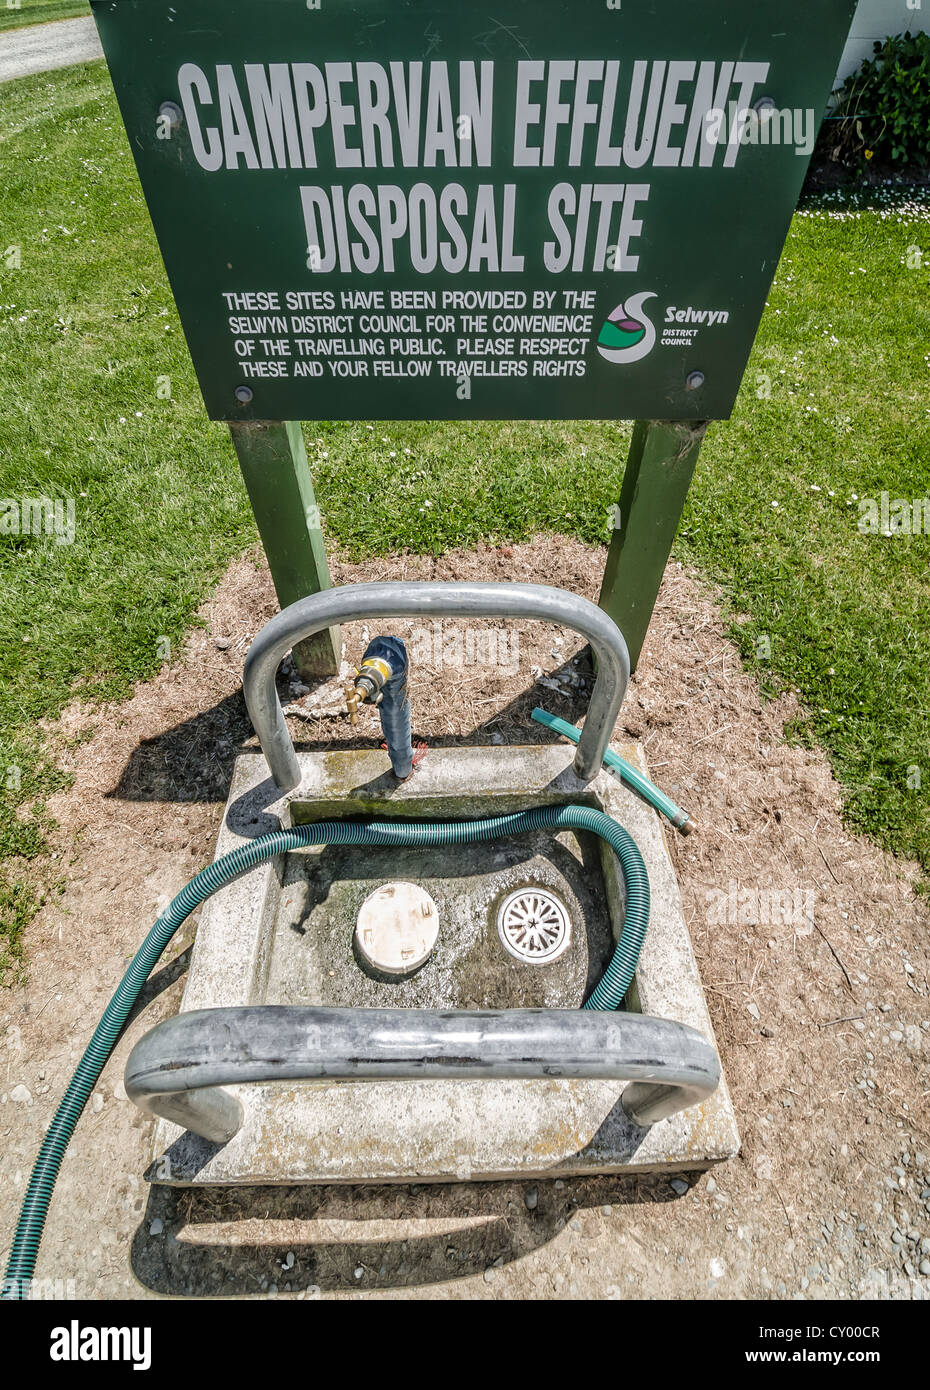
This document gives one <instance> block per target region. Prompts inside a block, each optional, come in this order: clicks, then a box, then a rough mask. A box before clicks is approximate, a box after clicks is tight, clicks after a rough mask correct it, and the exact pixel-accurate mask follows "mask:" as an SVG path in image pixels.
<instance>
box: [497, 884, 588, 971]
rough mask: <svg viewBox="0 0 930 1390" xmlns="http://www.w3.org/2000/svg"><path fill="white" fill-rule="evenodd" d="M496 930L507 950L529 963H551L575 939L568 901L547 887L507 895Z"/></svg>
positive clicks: (499, 913)
mask: <svg viewBox="0 0 930 1390" xmlns="http://www.w3.org/2000/svg"><path fill="white" fill-rule="evenodd" d="M497 931H498V935H499V936H500V939H501V942H502V943H503V946H504V948H505V950H507V951H509V952H510V954H511V955H512V956H514V957H515V958H516V959H517V960H521V961H523V962H524V963H525V964H528V965H548V963H549V962H550V961H552V960H555V959H556V957H558V956H560V955H561V954H562V952H563V951H565V950H566V949H567V948H568V946H569V944H570V942H571V939H572V931H571V921H570V919H569V916H568V910H567V908H566V906H565V904H564V903H563V902H561V901H560V900H559V899H558V898H557V897H556V896H555V894H554V893H550V892H549V891H548V889H544V888H518V889H517V890H516V892H514V893H510V894H508V896H507V897H506V898H505V899H504V901H503V902H502V903H501V905H500V909H499V911H498V914H497Z"/></svg>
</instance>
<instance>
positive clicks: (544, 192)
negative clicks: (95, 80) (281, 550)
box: [92, 0, 855, 421]
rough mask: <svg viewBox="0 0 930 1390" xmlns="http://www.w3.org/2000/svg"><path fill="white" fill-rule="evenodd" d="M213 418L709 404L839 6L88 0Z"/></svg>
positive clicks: (710, 412)
mask: <svg viewBox="0 0 930 1390" xmlns="http://www.w3.org/2000/svg"><path fill="white" fill-rule="evenodd" d="M92 3H93V10H94V15H95V18H96V21H97V26H98V29H99V31H100V37H101V40H102V42H103V47H104V50H105V52H106V56H107V61H108V63H109V66H110V71H111V73H112V76H113V82H114V85H115V88H116V93H117V97H118V99H119V103H120V107H121V110H122V115H123V119H124V121H125V124H126V129H127V132H128V135H129V142H130V147H131V149H132V152H133V155H134V157H135V160H136V165H137V167H138V171H139V177H140V179H141V181H142V188H143V191H144V193H145V197H146V200H147V203H148V206H149V211H150V213H151V216H152V221H153V223H154V225H155V231H156V233H157V236H158V241H159V244H160V247H161V251H162V254H163V256H164V260H165V265H166V267H167V270H168V275H169V277H170V280H171V285H172V289H173V291H174V294H175V298H176V300H177V304H178V308H179V311H180V315H181V320H182V322H183V325H184V331H185V333H186V336H187V341H188V344H189V346H190V350H191V355H192V357H193V360H194V365H195V367H196V370H197V374H198V377H199V380H200V386H201V390H202V392H203V396H204V400H205V402H206V405H207V409H208V411H209V413H210V415H211V416H212V417H213V418H214V419H219V420H230V421H247V420H253V419H266V420H268V419H308V420H312V419H319V418H323V417H325V418H331V419H338V418H343V419H368V418H372V419H373V418H378V419H411V418H424V417H425V418H437V419H441V418H449V419H495V418H503V419H552V418H580V417H594V418H622V419H631V418H637V417H640V418H642V417H646V418H659V419H666V420H681V419H698V418H700V419H721V418H726V416H728V415H729V413H730V411H731V409H732V406H733V402H734V399H735V397H736V393H737V390H738V388H739V384H740V380H741V377H742V374H743V371H744V369H745V366H746V361H747V358H748V356H749V352H750V349H751V347H752V343H753V338H754V336H755V333H756V329H757V327H758V324H759V319H760V317H761V314H762V310H763V308H764V305H765V296H766V293H767V290H768V287H769V285H770V283H771V280H772V277H773V274H774V271H775V267H776V264H777V261H778V257H779V255H780V252H781V249H782V245H783V243H784V239H785V235H786V233H787V229H788V224H789V221H790V218H791V214H792V211H793V208H794V206H795V202H796V200H797V196H798V193H799V190H800V187H801V183H802V180H803V176H804V173H805V170H806V168H807V163H808V157H809V155H810V153H811V150H812V148H813V142H814V138H815V136H816V133H817V129H818V126H819V124H820V117H821V115H822V112H823V109H824V105H825V101H826V98H827V96H828V94H829V91H830V88H831V84H832V79H833V75H834V73H835V71H836V64H837V60H838V56H839V53H840V50H841V48H842V45H843V42H844V40H845V37H846V33H847V31H848V28H849V23H850V19H851V16H852V11H853V9H854V8H855V4H854V0H817V3H816V4H811V3H810V0H752V3H746V0H707V3H702V4H697V3H695V0H623V3H622V4H621V3H620V0H501V3H500V4H497V5H495V6H494V8H493V14H492V13H489V12H486V11H484V10H482V9H476V8H475V7H474V6H473V5H469V4H463V3H462V0H175V3H174V4H169V3H167V0H92Z"/></svg>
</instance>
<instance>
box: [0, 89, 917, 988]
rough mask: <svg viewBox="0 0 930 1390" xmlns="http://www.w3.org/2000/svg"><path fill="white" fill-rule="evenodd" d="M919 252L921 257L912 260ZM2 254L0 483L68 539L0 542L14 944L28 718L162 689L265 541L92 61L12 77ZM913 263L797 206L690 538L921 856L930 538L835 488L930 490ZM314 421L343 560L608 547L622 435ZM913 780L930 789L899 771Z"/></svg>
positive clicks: (812, 732)
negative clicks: (156, 685)
mask: <svg viewBox="0 0 930 1390" xmlns="http://www.w3.org/2000/svg"><path fill="white" fill-rule="evenodd" d="M828 207H829V205H828ZM914 245H917V246H920V247H922V249H923V253H924V260H925V266H924V268H922V269H921V268H913V267H909V266H908V265H907V264H906V262H907V260H908V259H909V254H908V247H911V246H914ZM11 246H19V247H20V248H21V266H20V267H19V268H15V267H13V266H7V265H6V264H5V262H6V260H7V259H8V257H7V256H6V254H5V248H7V247H11ZM0 253H4V254H0V370H2V380H3V391H4V399H3V408H2V411H0V470H2V484H0V495H2V496H3V497H12V498H21V497H24V496H41V495H45V496H49V497H52V498H59V499H61V498H73V499H74V502H75V509H76V510H75V524H76V531H75V541H74V544H73V545H59V544H57V543H56V542H55V540H54V539H43V538H38V537H35V536H21V537H17V536H0V586H2V593H0V799H2V802H3V805H2V824H3V830H2V833H0V857H5V858H6V860H7V862H8V864H10V865H12V868H11V869H10V874H11V877H10V878H9V879H8V881H7V883H6V886H5V887H2V888H0V935H2V924H3V923H4V922H5V923H6V924H7V942H8V945H7V951H8V953H9V954H10V955H11V956H12V957H14V958H15V954H16V951H17V949H18V947H17V942H18V941H21V939H22V932H23V929H24V926H25V923H26V922H27V920H28V916H29V911H30V901H31V900H30V899H29V897H28V893H27V892H26V889H25V888H23V887H19V888H17V887H16V884H17V883H20V884H28V882H29V875H28V873H25V871H23V870H22V864H23V861H25V860H28V859H30V858H36V857H37V856H39V855H40V854H41V853H42V851H43V845H44V840H45V835H46V831H47V815H46V812H45V809H44V798H46V797H47V795H48V793H49V791H50V790H52V789H53V788H54V787H55V786H56V785H58V784H59V783H60V781H61V776H60V773H59V772H58V771H57V770H56V768H55V766H54V763H53V761H52V760H51V759H50V758H49V757H48V755H47V753H46V752H45V750H44V747H43V741H42V737H41V734H40V733H39V731H38V727H37V726H38V721H39V720H40V719H54V717H55V716H56V714H57V713H58V712H59V711H60V710H61V708H62V707H63V705H64V704H65V703H66V702H67V701H68V700H69V699H70V698H72V697H73V696H74V695H75V694H80V695H81V696H82V697H83V698H90V699H94V698H99V697H101V696H107V697H110V698H114V697H115V698H119V697H120V696H122V695H125V694H127V693H128V692H129V691H130V689H131V688H132V686H133V684H134V682H136V681H138V680H139V679H143V678H145V677H148V676H150V675H152V674H153V673H154V672H155V671H156V670H157V669H158V667H159V665H160V663H161V662H162V660H164V657H165V652H166V651H167V650H168V648H167V646H166V643H168V644H170V646H171V648H172V649H174V648H175V647H176V645H177V643H178V641H179V640H180V639H181V637H182V636H183V633H184V632H185V630H186V629H187V628H188V627H189V625H190V623H191V621H192V618H193V615H194V613H195V610H196V608H197V605H198V604H199V602H200V601H201V600H202V599H203V598H204V597H205V595H206V594H207V593H208V592H209V590H210V587H211V585H212V584H213V583H214V582H215V580H216V578H217V576H218V575H219V574H220V573H221V572H222V569H223V567H224V566H225V564H226V563H227V562H228V560H229V559H230V558H231V557H232V556H233V555H235V554H236V553H238V552H241V550H242V549H243V548H244V547H245V546H247V545H248V544H249V543H251V542H252V540H253V539H254V537H255V530H254V523H253V521H252V518H251V513H250V511H249V508H248V504H247V501H246V498H245V494H244V490H243V488H242V484H241V481H240V478H239V474H238V469H237V467H236V464H235V460H234V457H233V454H232V449H231V446H230V444H229V440H228V436H227V434H226V431H225V430H224V429H223V428H222V427H221V426H217V425H211V424H210V423H209V422H208V421H207V419H206V416H205V414H204V411H203V407H202V405H201V403H200V399H199V395H198V392H197V387H196V383H195V380H194V376H193V372H192V369H191V366H190V361H189V358H188V354H187V350H186V348H185V345H184V341H183V337H182V335H181V332H180V327H179V324H178V320H177V316H176V312H175V309H174V306H173V302H172V299H171V295H170V292H169V289H168V286H167V282H166V279H165V275H164V270H163V267H162V265H161V261H160V258H159V256H158V252H157V249H156V246H155V242H154V237H153V235H152V232H151V229H150V226H149V222H148V217H147V214H146V211H145V207H144V203H143V201H142V197H141V193H140V191H139V188H138V183H137V180H136V176H135V172H134V169H133V166H132V162H131V159H130V156H129V152H128V148H127V144H126V138H125V134H124V132H123V130H122V127H121V125H120V122H119V118H118V115H117V111H116V105H115V102H114V100H113V96H112V91H111V88H110V84H109V79H108V77H107V75H106V70H105V69H104V67H103V66H102V64H91V65H89V66H87V67H82V68H71V69H64V70H62V71H60V72H56V73H52V74H48V75H43V76H39V77H34V78H27V79H24V80H23V81H21V82H16V83H10V84H7V85H6V86H5V87H4V103H3V107H2V113H0ZM910 259H911V260H913V259H914V258H913V255H911V256H910ZM928 263H930V224H928V212H927V208H926V207H925V206H924V207H923V208H921V209H918V208H915V209H913V210H910V211H909V210H907V209H904V210H900V209H898V210H895V209H894V208H891V207H887V208H880V209H879V210H876V211H862V212H861V214H860V215H850V216H842V217H840V216H835V215H833V214H831V212H830V211H829V210H823V209H821V210H814V209H810V210H808V211H806V212H805V213H804V214H802V215H799V216H798V217H796V218H795V220H794V223H793V226H792V229H791V233H790V237H789V242H788V246H787V248H786V252H785V258H784V260H783V262H782V266H781V268H780V271H779V277H778V283H777V285H776V286H775V287H774V288H773V291H772V295H771V305H770V308H769V310H768V311H767V313H766V315H765V318H764V320H763V324H762V328H761V331H760V335H759V339H758V343H757V346H756V349H755V352H754V354H753V358H752V361H751V363H750V368H749V371H748V373H747V377H746V382H745V384H744V388H743V391H742V393H741V396H740V400H739V403H738V406H737V410H736V412H735V414H734V417H733V419H732V420H731V421H730V422H728V423H721V424H715V425H713V426H712V427H711V430H710V432H709V434H708V439H707V442H706V444H705V447H704V451H703V454H702V459H701V463H700V466H699V471H698V476H697V478H696V481H695V484H694V487H693V489H692V492H691V496H690V499H689V504H688V508H687V512H686V516H685V519H684V523H683V528H682V532H681V534H680V537H679V542H678V547H677V550H678V554H679V555H680V556H681V557H682V558H685V559H687V560H689V561H692V562H694V563H696V564H697V565H698V566H700V567H701V568H702V569H703V570H704V571H705V572H706V573H708V574H709V575H710V576H711V577H712V578H713V579H714V580H715V581H717V582H718V583H719V584H720V585H722V587H723V588H724V590H725V592H726V593H727V594H729V595H730V596H731V602H732V610H733V614H734V631H735V632H736V634H737V637H738V640H739V641H740V642H741V644H742V645H743V648H744V650H745V651H746V653H747V658H748V659H749V660H750V661H751V662H752V663H753V665H754V667H755V668H756V669H757V670H758V672H759V675H760V679H761V680H762V682H763V684H764V686H765V687H766V688H768V689H770V690H773V691H774V690H776V689H780V688H783V687H784V686H785V685H792V686H794V687H796V688H797V690H798V691H799V693H800V696H801V699H802V701H803V703H804V705H805V707H806V708H807V709H808V710H809V711H810V713H809V716H807V717H806V718H805V720H804V727H803V729H801V730H799V733H800V734H801V735H802V736H804V737H806V738H813V739H816V740H818V741H819V742H820V743H822V744H823V746H824V747H825V748H826V749H827V750H828V752H829V754H830V756H831V758H832V759H833V762H834V766H835V768H836V771H837V775H838V776H839V777H840V778H841V779H842V780H843V781H844V783H845V784H846V786H847V788H848V795H849V803H848V805H849V815H850V817H851V820H852V821H853V823H854V824H855V825H857V826H861V827H862V828H863V829H865V830H867V831H869V832H870V833H871V834H873V835H874V836H875V837H876V838H877V839H878V840H879V841H880V842H881V843H883V844H885V845H887V846H888V847H889V848H891V849H894V850H896V851H899V852H902V853H907V854H910V855H913V856H916V857H917V858H919V859H921V860H922V862H923V863H924V865H925V866H930V811H928V798H927V792H926V784H927V782H928V779H930V767H923V759H924V758H925V756H926V750H927V748H928V747H930V739H928V732H930V731H928V727H927V726H928V720H930V715H928V711H930V659H928V657H930V652H928V643H927V635H926V619H925V615H926V613H927V612H928V602H927V600H928V572H930V571H928V557H930V537H928V536H895V537H890V538H883V537H880V536H874V537H872V536H862V535H860V534H859V533H858V531H857V529H856V520H857V517H858V510H857V507H856V506H855V505H850V504H849V503H850V498H851V497H852V494H853V493H856V494H858V495H859V496H860V497H867V496H874V497H877V496H878V495H879V494H880V493H881V491H883V490H885V491H888V492H890V494H891V496H892V497H895V496H910V497H917V496H923V495H924V494H925V493H928V492H930V483H928V475H927V470H926V466H925V460H926V459H927V458H928V457H930V407H928V403H927V402H928V386H930V367H928V362H927V358H926V354H928V353H930V308H928V305H930V293H928V290H930V285H928V281H930V272H928V270H927V268H926V265H927V264H928ZM860 267H861V268H862V270H860ZM863 272H864V273H863ZM759 373H766V374H767V375H768V377H769V378H770V383H771V394H770V396H769V397H768V398H767V399H764V398H760V396H759V395H757V389H758V384H759V382H758V374H759ZM163 376H168V377H170V383H171V397H170V399H161V398H160V397H159V396H158V394H157V388H156V383H157V378H159V377H163ZM306 432H307V438H308V449H309V453H310V458H311V464H312V467H313V470H314V474H315V477H316V482H317V489H318V495H319V500H320V503H321V506H322V508H323V513H324V517H325V519H326V524H327V529H328V536H329V541H330V543H331V544H338V545H340V546H341V547H343V548H344V549H346V550H347V551H349V552H350V553H351V554H353V555H355V556H357V557H361V556H366V555H370V556H373V555H381V554H388V553H390V552H393V551H397V550H401V549H404V548H407V549H409V550H412V551H426V552H433V553H439V552H441V551H444V550H447V549H448V548H450V547H452V546H455V545H466V546H467V545H472V544H474V542H476V541H477V540H479V539H484V540H491V541H502V540H507V539H510V540H513V539H520V538H525V537H529V536H531V535H533V534H535V533H537V532H562V533H569V534H575V535H577V536H579V537H581V538H582V539H584V540H587V541H601V542H603V541H605V540H606V538H607V525H606V517H607V512H608V508H609V506H610V505H611V504H612V502H613V501H615V499H616V497H617V493H618V489H619V483H620V478H621V475H622V469H623V460H624V457H625V452H626V445H627V440H628V438H629V428H628V426H626V425H624V424H613V423H607V424H604V423H598V422H593V423H592V422H583V423H577V424H572V423H569V424H565V423H557V424H542V425H537V424H516V425H500V424H482V423H478V424H468V425H455V424H434V423H419V424H409V425H398V424H388V425H378V426H375V427H374V428H368V427H367V426H365V425H364V424H362V425H342V424H325V425H311V426H308V428H307V431H306ZM388 483H389V484H390V485H389V486H388V485H387V484H388ZM815 487H816V488H819V489H820V490H819V491H815V490H813V489H814V488H815ZM831 490H832V491H833V494H834V495H833V496H831V495H830V491H831ZM773 502H777V503H778V506H777V508H775V507H773V506H772V505H771V504H772V503H773ZM738 619H741V620H738ZM760 636H765V637H767V638H768V639H769V641H770V644H771V659H770V660H767V661H764V662H763V661H759V660H757V659H756V657H755V655H754V653H755V652H756V650H757V646H756V642H757V639H758V638H759V637H760ZM914 767H917V768H920V769H921V770H922V774H923V775H922V781H923V783H924V788H923V789H919V788H915V787H909V786H908V780H909V778H910V781H911V782H913V781H914V773H913V768H914ZM16 769H18V770H19V771H18V773H17V772H16ZM909 769H911V771H910V772H909ZM17 780H18V781H19V784H20V785H19V786H18V787H17V785H16V782H17ZM24 875H25V876H24ZM0 967H2V960H0Z"/></svg>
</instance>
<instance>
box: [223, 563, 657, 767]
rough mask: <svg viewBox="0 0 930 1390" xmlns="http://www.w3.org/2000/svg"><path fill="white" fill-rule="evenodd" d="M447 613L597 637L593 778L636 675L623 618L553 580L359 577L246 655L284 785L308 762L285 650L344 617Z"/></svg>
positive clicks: (275, 625)
mask: <svg viewBox="0 0 930 1390" xmlns="http://www.w3.org/2000/svg"><path fill="white" fill-rule="evenodd" d="M439 614H444V615H447V616H449V617H457V618H474V617H482V618H488V617H490V618H536V619H539V620H540V621H541V622H547V623H558V624H559V625H560V626H562V627H570V628H574V629H575V631H576V632H580V633H581V634H582V636H584V637H586V638H587V639H588V641H589V642H590V643H591V646H592V648H593V649H594V653H595V655H596V657H597V680H596V681H595V685H594V690H593V692H592V695H591V701H590V704H589V705H588V714H587V718H586V719H585V723H584V728H583V729H582V731H581V739H580V742H579V744H578V752H577V753H576V755H575V772H576V773H577V775H578V777H579V778H580V779H581V780H582V781H583V782H590V780H591V778H592V777H595V776H596V775H597V773H598V772H599V771H600V768H601V764H602V762H603V758H604V754H605V752H606V751H607V745H608V743H609V741H610V735H611V732H612V730H613V726H614V721H615V719H616V718H617V714H618V713H619V710H620V705H621V703H622V701H623V696H624V694H625V693H626V687H627V682H628V681H629V678H630V655H629V652H628V651H627V646H626V642H625V641H624V639H623V634H622V633H621V631H620V629H619V628H618V627H617V625H616V623H615V622H614V621H613V620H612V619H611V618H609V617H608V616H607V614H606V613H605V612H604V610H603V609H602V608H598V606H597V604H594V603H592V602H591V601H590V599H586V598H582V597H580V596H579V595H578V594H570V593H569V592H568V591H567V590H565V589H555V588H552V587H550V586H549V585H546V584H408V583H406V582H404V583H400V582H395V583H390V584H351V585H346V586H345V587H343V588H340V589H324V590H323V591H322V592H321V593H318V594H310V595H308V597H307V598H302V599H298V600H297V602H296V603H292V604H290V606H289V607H287V608H285V609H283V610H282V611H281V612H280V613H278V614H277V615H276V616H275V617H274V618H272V619H271V621H270V622H269V623H266V624H265V626H264V627H263V628H262V630H261V632H259V633H258V635H257V636H256V638H255V640H254V641H253V643H252V645H251V647H250V648H249V654H248V656H247V657H246V660H245V670H244V673H243V678H242V684H243V689H244V691H245V702H246V705H247V706H248V710H249V716H250V718H251V720H252V724H253V726H254V728H255V732H256V733H257V734H258V741H259V743H260V744H261V746H262V752H263V753H264V754H265V757H266V758H267V760H268V766H269V767H270V769H271V775H272V777H273V778H274V780H275V782H276V783H277V785H278V786H279V787H280V788H281V790H282V791H290V790H291V789H292V788H293V787H296V786H297V785H298V783H299V782H300V765H299V763H298V761H297V754H296V753H295V752H294V744H293V741H292V739H291V736H290V734H289V733H288V729H287V724H286V723H285V720H284V714H283V713H282V710H281V702H280V700H279V699H278V693H277V690H276V689H275V672H276V671H277V668H278V664H279V662H280V661H281V658H282V657H283V656H284V655H285V654H286V653H287V652H289V651H290V650H291V648H292V647H293V646H294V645H295V644H296V643H297V642H301V641H303V640H304V638H307V637H312V636H313V634H314V633H316V632H321V631H322V630H323V628H327V627H332V626H333V625H334V624H336V623H346V622H352V621H354V620H360V619H363V618H400V617H404V618H407V617H413V618H422V619H424V620H426V619H429V618H433V617H436V616H437V615H439Z"/></svg>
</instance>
